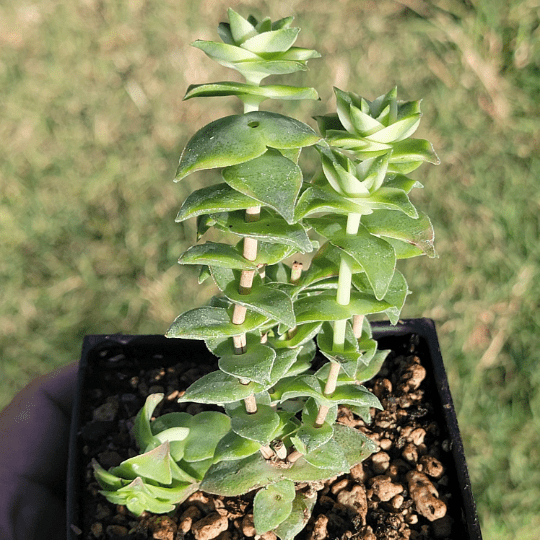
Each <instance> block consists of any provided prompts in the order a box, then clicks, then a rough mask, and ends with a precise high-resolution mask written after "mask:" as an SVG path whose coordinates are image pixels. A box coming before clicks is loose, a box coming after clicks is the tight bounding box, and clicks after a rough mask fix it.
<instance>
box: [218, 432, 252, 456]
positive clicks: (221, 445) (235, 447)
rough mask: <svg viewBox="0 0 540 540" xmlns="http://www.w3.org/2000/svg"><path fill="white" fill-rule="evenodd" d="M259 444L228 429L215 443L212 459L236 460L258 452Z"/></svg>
mask: <svg viewBox="0 0 540 540" xmlns="http://www.w3.org/2000/svg"><path fill="white" fill-rule="evenodd" d="M260 447H261V444H260V443H258V442H257V441H252V440H250V439H245V438H244V437H240V435H237V434H236V433H235V432H234V431H229V433H227V434H226V435H225V436H224V437H223V438H222V439H221V440H220V441H219V442H218V444H217V446H216V451H215V453H214V461H215V462H216V463H217V462H218V461H224V460H227V461H230V460H238V459H241V458H244V457H247V456H251V455H252V454H254V453H255V452H258V451H259V449H260Z"/></svg>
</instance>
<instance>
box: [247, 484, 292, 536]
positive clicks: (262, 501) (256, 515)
mask: <svg viewBox="0 0 540 540" xmlns="http://www.w3.org/2000/svg"><path fill="white" fill-rule="evenodd" d="M295 496H296V491H295V489H294V482H291V481H290V480H281V481H280V482H276V483H275V484H271V485H269V486H267V487H266V488H263V489H261V490H259V491H258V492H257V493H256V494H255V498H254V499H253V524H254V525H255V530H256V531H257V534H264V533H266V532H268V531H270V530H272V529H275V528H276V527H277V526H278V525H279V524H280V523H283V521H285V520H286V519H287V518H288V517H289V516H290V514H291V512H292V508H293V501H294V499H295Z"/></svg>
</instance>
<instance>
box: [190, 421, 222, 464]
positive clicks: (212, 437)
mask: <svg viewBox="0 0 540 540" xmlns="http://www.w3.org/2000/svg"><path fill="white" fill-rule="evenodd" d="M230 427H231V421H230V419H229V417H228V416H227V415H226V414H223V413H219V412H215V411H204V412H201V413H199V414H197V415H195V416H193V417H192V419H191V422H190V424H189V430H190V431H189V435H188V438H187V440H186V446H185V449H184V460H185V461H189V462H192V461H203V460H207V459H211V458H213V457H214V452H215V449H216V445H217V444H218V442H219V440H220V439H221V438H222V437H223V436H225V434H226V433H228V431H229V429H230Z"/></svg>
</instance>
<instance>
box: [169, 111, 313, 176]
mask: <svg viewBox="0 0 540 540" xmlns="http://www.w3.org/2000/svg"><path fill="white" fill-rule="evenodd" d="M318 141H319V137H318V135H317V134H316V133H315V132H314V131H313V130H312V129H311V128H310V127H309V126H308V125H307V124H304V123H302V122H299V121H297V120H294V119H292V118H289V117H287V116H283V115H281V114H277V113H271V112H267V111H254V112H250V113H247V114H243V115H234V116H227V117H225V118H220V119H219V120H215V121H214V122H211V123H210V124H208V125H206V126H205V127H203V128H202V129H200V130H199V131H198V132H197V133H196V134H195V135H194V136H193V137H192V138H191V140H190V141H189V142H188V144H187V146H186V148H185V149H184V152H183V153H182V156H181V158H180V163H179V165H178V170H177V173H176V179H175V181H179V180H181V179H182V178H184V177H185V176H187V175H188V174H190V173H192V172H195V171H198V170H201V169H212V168H215V167H229V166H231V165H238V164H239V163H243V162H245V161H249V160H251V159H255V158H256V157H259V156H261V155H262V154H264V153H265V152H266V150H267V148H268V147H270V148H276V149H278V150H279V149H290V148H301V147H304V146H310V145H312V144H315V143H316V142H318Z"/></svg>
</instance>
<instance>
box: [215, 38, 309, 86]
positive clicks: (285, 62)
mask: <svg viewBox="0 0 540 540" xmlns="http://www.w3.org/2000/svg"><path fill="white" fill-rule="evenodd" d="M313 53H314V51H313V52H312V51H308V50H307V49H297V48H296V47H291V49H289V50H288V51H287V52H285V53H281V54H279V53H278V56H279V58H278V59H276V60H263V59H261V60H246V61H240V62H234V63H225V62H220V63H221V64H222V65H225V66H227V67H231V68H233V69H236V70H237V71H239V72H240V73H241V74H242V75H243V76H244V77H245V78H246V79H247V80H248V81H250V82H252V83H253V84H257V83H258V82H260V81H261V80H262V79H264V78H265V77H268V75H287V74H289V73H295V72H297V71H306V70H307V66H306V60H308V59H309V58H317V57H318V56H317V53H315V54H313Z"/></svg>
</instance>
